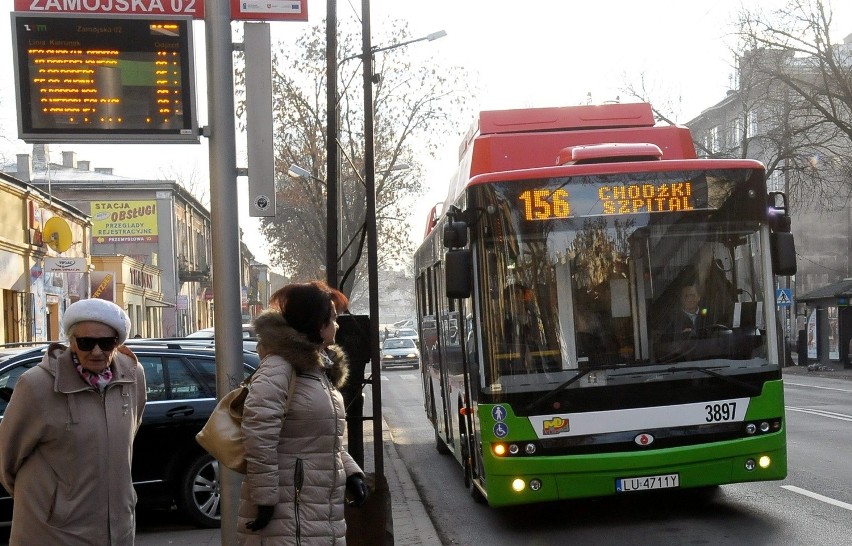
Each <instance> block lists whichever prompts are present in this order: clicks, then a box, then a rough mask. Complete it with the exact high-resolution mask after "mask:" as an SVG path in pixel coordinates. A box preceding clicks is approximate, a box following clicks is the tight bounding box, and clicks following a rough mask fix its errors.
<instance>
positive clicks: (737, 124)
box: [728, 118, 743, 147]
mask: <svg viewBox="0 0 852 546" xmlns="http://www.w3.org/2000/svg"><path fill="white" fill-rule="evenodd" d="M742 136H743V124H742V121H740V118H734V119H732V120H731V134H730V136H729V138H728V141H729V142H730V143H731V147H738V146H740V145H741V144H742V142H743V139H742Z"/></svg>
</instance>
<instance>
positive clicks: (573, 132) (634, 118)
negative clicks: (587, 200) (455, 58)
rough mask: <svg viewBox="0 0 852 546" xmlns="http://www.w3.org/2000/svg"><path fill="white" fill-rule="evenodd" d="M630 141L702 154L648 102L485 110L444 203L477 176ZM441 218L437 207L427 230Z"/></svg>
mask: <svg viewBox="0 0 852 546" xmlns="http://www.w3.org/2000/svg"><path fill="white" fill-rule="evenodd" d="M629 143H640V144H653V145H656V146H657V147H658V148H659V150H660V152H662V155H660V156H659V159H661V160H666V159H694V158H696V154H695V146H694V144H693V142H692V136H691V134H690V132H689V129H687V128H686V127H680V126H676V125H663V126H655V125H654V113H653V111H652V109H651V105H650V104H648V103H634V104H602V105H583V106H564V107H554V108H524V109H517V110H487V111H483V112H480V113H479V116H478V117H477V119H476V120H475V122H474V123H473V126H472V127H471V129H470V131H468V133H467V135H465V138H464V139H463V142H462V145H461V147H460V149H459V156H460V162H459V168H458V170H457V171H456V174H455V175H454V176H453V178H452V179H451V180H450V184H449V187H448V188H447V189H448V192H447V199H446V200H445V202H444V208H446V206H448V205H449V204H452V203H454V202H455V201H456V199H457V198H458V197H459V195H461V193H462V192H463V191H464V189H465V188H466V187H467V185H468V181H469V180H470V179H471V178H473V177H474V176H477V175H480V174H485V173H495V172H507V171H518V170H525V169H535V168H539V167H552V166H555V165H558V164H560V163H561V160H560V153H561V152H563V150H565V149H566V148H570V147H577V146H589V145H599V144H629ZM611 149H616V147H611ZM563 155H564V154H563ZM613 159H614V160H618V161H624V158H623V157H620V158H613ZM597 162H605V158H604V159H603V160H601V158H597ZM437 220H438V215H437V210H436V209H433V210H432V211H430V213H429V218H428V219H427V225H426V234H427V235H428V233H429V232H430V231H431V230H432V228H434V226H435V224H436V223H437Z"/></svg>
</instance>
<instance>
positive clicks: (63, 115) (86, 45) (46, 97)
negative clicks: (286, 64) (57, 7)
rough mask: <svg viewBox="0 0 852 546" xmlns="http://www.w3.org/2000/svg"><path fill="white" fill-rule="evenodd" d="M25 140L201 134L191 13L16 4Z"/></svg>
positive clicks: (191, 137) (189, 137) (186, 138)
mask: <svg viewBox="0 0 852 546" xmlns="http://www.w3.org/2000/svg"><path fill="white" fill-rule="evenodd" d="M12 32H13V44H14V47H15V83H16V89H17V101H18V102H17V106H18V136H19V138H21V139H23V140H25V141H26V142H162V143H173V142H191V143H197V142H198V141H199V135H198V122H197V120H196V116H195V72H194V66H193V64H194V63H193V49H192V19H191V18H190V17H183V16H178V17H157V18H152V17H148V16H116V15H107V16H97V15H80V14H51V15H47V14H44V15H33V14H31V13H21V12H16V13H13V14H12Z"/></svg>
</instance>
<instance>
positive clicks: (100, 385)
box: [71, 353, 112, 392]
mask: <svg viewBox="0 0 852 546" xmlns="http://www.w3.org/2000/svg"><path fill="white" fill-rule="evenodd" d="M71 360H73V361H74V365H75V366H76V367H77V373H79V374H80V377H82V378H83V381H85V382H86V383H87V384H89V385H91V386H93V387H95V388H96V389H98V392H104V390H105V389H106V388H107V385H109V382H110V381H112V370H110V369H109V366H107V368H106V369H105V370H104V371H102V372H101V373H94V372H90V371H89V370H87V369H85V368H84V367H83V365H82V364H80V359H79V358H77V355H76V354H74V353H71Z"/></svg>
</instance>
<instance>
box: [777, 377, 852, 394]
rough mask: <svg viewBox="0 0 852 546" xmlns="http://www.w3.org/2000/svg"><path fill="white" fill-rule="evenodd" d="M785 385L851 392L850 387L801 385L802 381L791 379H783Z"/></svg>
mask: <svg viewBox="0 0 852 546" xmlns="http://www.w3.org/2000/svg"><path fill="white" fill-rule="evenodd" d="M784 384H785V385H793V386H795V387H807V388H809V389H823V390H826V391H838V392H852V389H838V388H837V387H819V386H817V385H803V384H802V383H793V382H792V381H787V380H786V379H785V380H784Z"/></svg>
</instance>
